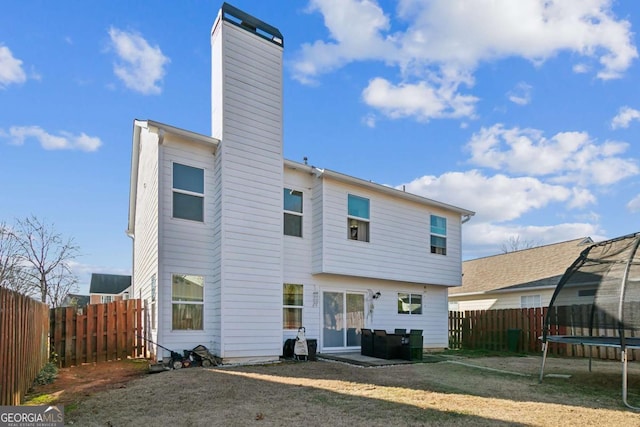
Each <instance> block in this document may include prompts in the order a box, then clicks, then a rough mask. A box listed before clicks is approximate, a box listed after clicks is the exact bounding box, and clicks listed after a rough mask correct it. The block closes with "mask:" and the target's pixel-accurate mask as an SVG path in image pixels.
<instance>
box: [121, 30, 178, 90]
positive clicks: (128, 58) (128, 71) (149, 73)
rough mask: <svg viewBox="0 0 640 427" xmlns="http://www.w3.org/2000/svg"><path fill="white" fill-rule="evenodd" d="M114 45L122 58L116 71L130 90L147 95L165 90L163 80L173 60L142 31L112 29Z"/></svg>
mask: <svg viewBox="0 0 640 427" xmlns="http://www.w3.org/2000/svg"><path fill="white" fill-rule="evenodd" d="M109 37H111V44H112V48H113V49H114V50H115V52H116V54H117V55H118V59H119V61H118V62H117V63H115V64H114V66H113V71H114V73H115V74H116V76H118V77H119V78H120V79H121V80H122V81H123V82H124V84H125V86H127V87H128V88H129V89H131V90H134V91H136V92H139V93H142V94H144V95H157V94H160V93H161V92H162V88H161V87H160V82H161V81H162V79H163V77H164V75H165V73H166V71H165V65H167V64H168V63H169V62H170V60H169V58H168V57H166V56H164V54H163V53H162V51H161V50H160V48H159V47H158V46H150V45H149V43H148V42H147V41H146V40H145V39H144V38H143V37H142V36H141V35H139V34H137V33H134V32H127V31H122V30H119V29H117V28H113V27H112V28H110V29H109Z"/></svg>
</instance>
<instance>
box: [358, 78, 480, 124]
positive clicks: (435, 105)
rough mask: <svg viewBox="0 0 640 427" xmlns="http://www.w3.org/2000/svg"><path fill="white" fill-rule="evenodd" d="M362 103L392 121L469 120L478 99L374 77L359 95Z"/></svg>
mask: <svg viewBox="0 0 640 427" xmlns="http://www.w3.org/2000/svg"><path fill="white" fill-rule="evenodd" d="M362 96H363V99H364V101H365V102H366V103H367V104H368V105H370V106H372V107H375V108H378V109H379V110H380V111H382V112H383V113H384V114H385V115H387V116H388V117H390V118H392V119H397V118H403V117H411V116H413V117H416V118H417V119H418V120H420V121H428V120H429V119H431V118H443V117H472V116H473V114H474V111H475V103H476V101H477V98H475V97H473V96H465V95H460V94H458V93H456V88H455V87H453V88H452V87H447V86H444V85H442V86H440V87H434V86H430V85H429V84H428V83H427V82H425V81H422V82H420V83H417V84H400V85H397V86H396V85H394V84H392V83H390V82H389V81H387V80H385V79H382V78H375V79H373V80H371V81H370V82H369V85H368V86H367V87H366V88H365V89H364V91H363V93H362Z"/></svg>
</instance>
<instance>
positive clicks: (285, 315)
mask: <svg viewBox="0 0 640 427" xmlns="http://www.w3.org/2000/svg"><path fill="white" fill-rule="evenodd" d="M303 305H304V303H303V286H302V285H298V284H293V283H285V284H284V285H283V287H282V306H283V309H282V328H283V329H298V328H300V327H302V307H303Z"/></svg>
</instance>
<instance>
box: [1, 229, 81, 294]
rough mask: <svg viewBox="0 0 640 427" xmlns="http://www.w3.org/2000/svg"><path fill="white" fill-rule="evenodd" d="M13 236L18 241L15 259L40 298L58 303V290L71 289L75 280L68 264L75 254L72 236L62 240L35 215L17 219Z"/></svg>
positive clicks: (75, 247)
mask: <svg viewBox="0 0 640 427" xmlns="http://www.w3.org/2000/svg"><path fill="white" fill-rule="evenodd" d="M13 236H14V237H15V239H16V241H17V242H18V245H19V249H20V250H19V259H20V260H21V263H22V265H24V266H25V269H26V270H27V273H26V274H27V275H28V277H29V282H30V283H31V286H32V287H33V288H35V290H37V292H38V293H39V295H40V300H41V301H42V302H49V303H50V304H52V305H54V306H55V305H57V304H59V302H60V301H61V300H62V299H61V298H64V295H62V296H61V297H60V296H59V293H60V292H61V291H64V290H67V289H73V287H74V286H75V284H76V283H77V279H76V278H75V276H74V275H73V273H72V272H71V268H70V266H69V263H70V262H71V261H73V260H74V259H75V258H76V257H78V255H79V253H78V247H77V246H76V245H75V242H74V241H73V238H69V239H67V240H65V239H64V238H63V237H62V235H61V234H60V233H58V232H57V231H56V230H55V228H54V226H53V224H46V223H45V222H43V221H40V220H39V219H38V218H37V217H35V216H30V217H27V218H25V219H23V220H18V221H17V222H16V229H15V231H14V232H13Z"/></svg>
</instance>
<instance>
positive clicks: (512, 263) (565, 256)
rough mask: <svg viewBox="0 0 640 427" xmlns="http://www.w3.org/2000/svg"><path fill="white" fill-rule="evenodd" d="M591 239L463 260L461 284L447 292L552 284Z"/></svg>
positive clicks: (478, 291)
mask: <svg viewBox="0 0 640 427" xmlns="http://www.w3.org/2000/svg"><path fill="white" fill-rule="evenodd" d="M592 243H593V240H591V238H590V237H581V238H579V239H575V240H569V241H566V242H560V243H554V244H550V245H544V246H538V247H535V248H530V249H523V250H520V251H514V252H508V253H505V254H500V255H493V256H488V257H484V258H477V259H472V260H469V261H464V262H463V263H462V286H460V287H457V288H449V296H453V297H455V296H462V295H474V294H483V293H494V292H508V291H517V290H522V289H527V288H538V287H555V286H556V285H557V284H558V280H560V277H561V276H562V275H563V274H564V272H565V270H566V269H567V268H569V266H570V265H571V264H572V263H573V262H574V261H575V260H576V258H577V257H578V255H580V253H581V252H582V251H583V250H585V249H586V248H587V247H588V246H589V245H591V244H592Z"/></svg>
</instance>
